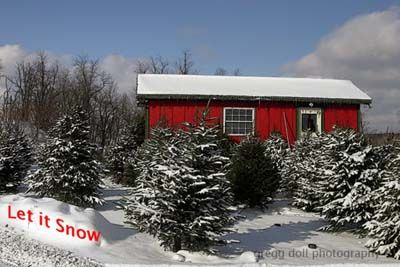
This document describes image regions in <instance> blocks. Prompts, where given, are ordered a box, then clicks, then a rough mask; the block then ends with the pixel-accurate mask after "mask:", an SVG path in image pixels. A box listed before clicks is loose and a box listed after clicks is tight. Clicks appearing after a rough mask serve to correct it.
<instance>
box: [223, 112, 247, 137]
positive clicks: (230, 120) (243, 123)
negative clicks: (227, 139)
mask: <svg viewBox="0 0 400 267" xmlns="http://www.w3.org/2000/svg"><path fill="white" fill-rule="evenodd" d="M224 132H225V133H226V134H227V135H248V134H252V133H254V108H224Z"/></svg>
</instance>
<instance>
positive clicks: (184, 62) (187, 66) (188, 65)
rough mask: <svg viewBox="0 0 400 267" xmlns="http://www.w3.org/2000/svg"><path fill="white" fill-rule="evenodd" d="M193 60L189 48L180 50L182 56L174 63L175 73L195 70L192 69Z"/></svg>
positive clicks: (187, 72)
mask: <svg viewBox="0 0 400 267" xmlns="http://www.w3.org/2000/svg"><path fill="white" fill-rule="evenodd" d="M193 66H194V61H193V59H192V53H191V52H190V50H184V51H183V52H182V56H181V57H180V58H179V59H178V61H177V62H176V63H175V68H176V73H177V74H193V73H195V71H194V70H193Z"/></svg>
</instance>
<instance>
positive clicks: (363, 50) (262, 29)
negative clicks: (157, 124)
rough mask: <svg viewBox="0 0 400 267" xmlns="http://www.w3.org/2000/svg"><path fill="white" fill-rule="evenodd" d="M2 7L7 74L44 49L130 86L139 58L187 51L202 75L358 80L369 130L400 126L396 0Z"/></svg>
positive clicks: (1, 54)
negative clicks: (220, 71) (82, 58)
mask: <svg viewBox="0 0 400 267" xmlns="http://www.w3.org/2000/svg"><path fill="white" fill-rule="evenodd" d="M0 4H1V5H0V8H1V9H0V10H1V15H0V25H1V27H0V64H1V65H2V66H3V72H4V73H5V74H6V75H12V73H13V70H14V66H15V63H17V62H19V61H21V60H24V59H26V58H32V55H33V54H34V53H35V51H38V50H41V51H45V52H47V53H50V55H51V56H52V57H54V58H56V59H58V60H60V61H62V63H64V64H70V63H71V59H72V58H73V57H74V56H78V55H87V56H89V57H91V58H95V59H99V60H100V64H101V66H102V67H103V69H104V70H105V71H107V72H108V73H110V74H111V75H112V76H113V77H114V79H115V81H116V82H117V83H118V86H119V88H120V90H121V91H123V92H131V91H133V87H134V85H135V80H136V74H135V73H134V69H135V66H136V61H137V59H143V58H147V57H149V56H159V55H160V56H163V57H164V58H167V59H169V60H170V61H172V62H173V61H174V60H176V58H177V57H178V56H179V55H180V53H181V52H182V51H183V50H184V49H190V50H191V51H192V54H193V56H194V61H195V69H196V70H198V71H199V73H200V74H213V73H214V72H215V70H216V69H217V68H219V67H223V68H225V69H226V70H228V71H229V72H232V71H233V70H234V69H236V68H239V69H240V71H241V74H242V75H250V76H295V77H310V76H311V77H323V78H339V79H349V80H352V81H353V82H354V83H355V84H356V85H357V86H359V87H360V88H361V89H362V90H364V91H365V92H366V93H367V94H369V95H370V96H371V97H372V98H373V105H372V108H370V109H363V113H365V118H366V120H367V121H368V124H369V127H370V128H371V129H372V130H377V131H386V129H389V130H395V131H400V105H399V103H400V72H399V69H400V45H399V44H400V0H397V1H394V0H379V1H378V0H375V1H372V0H335V1H328V0H319V1H311V0H309V1H305V0H304V1H295V0H293V1H288V0H281V1H252V0H247V1H245V0H237V1H233V0H232V1H222V0H221V1H218V0H215V1H207V0H202V1H161V0H160V1H122V0H121V1H100V0H98V1H94V0H86V1H82V0H81V1H76V0H69V1H49V0H41V1H17V0H13V1H8V0H2V1H1V3H0ZM0 87H1V84H0ZM0 89H1V88H0Z"/></svg>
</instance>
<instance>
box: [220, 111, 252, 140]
mask: <svg viewBox="0 0 400 267" xmlns="http://www.w3.org/2000/svg"><path fill="white" fill-rule="evenodd" d="M228 109H232V110H233V109H239V110H243V109H245V110H251V111H252V118H251V119H252V120H251V123H252V124H253V127H252V128H253V129H252V130H251V133H248V134H232V133H230V134H227V133H226V129H225V124H226V122H227V121H226V110H228ZM255 117H256V109H255V108H253V107H224V112H223V127H222V128H223V131H224V133H225V134H227V135H228V136H247V135H250V134H252V135H253V134H254V132H255V126H256V122H255ZM228 122H249V121H228Z"/></svg>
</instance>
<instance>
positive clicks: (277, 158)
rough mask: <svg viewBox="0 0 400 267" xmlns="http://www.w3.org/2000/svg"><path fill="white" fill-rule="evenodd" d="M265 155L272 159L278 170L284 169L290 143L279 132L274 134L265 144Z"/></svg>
mask: <svg viewBox="0 0 400 267" xmlns="http://www.w3.org/2000/svg"><path fill="white" fill-rule="evenodd" d="M264 145H265V154H266V155H267V156H268V157H270V158H271V160H272V161H273V162H274V163H275V165H276V167H277V168H278V170H281V169H282V161H283V159H284V157H285V155H286V153H287V152H288V149H289V147H288V143H287V142H286V141H285V139H283V138H282V135H281V134H280V133H279V132H272V133H271V134H270V136H269V137H268V139H267V140H265V142H264Z"/></svg>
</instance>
